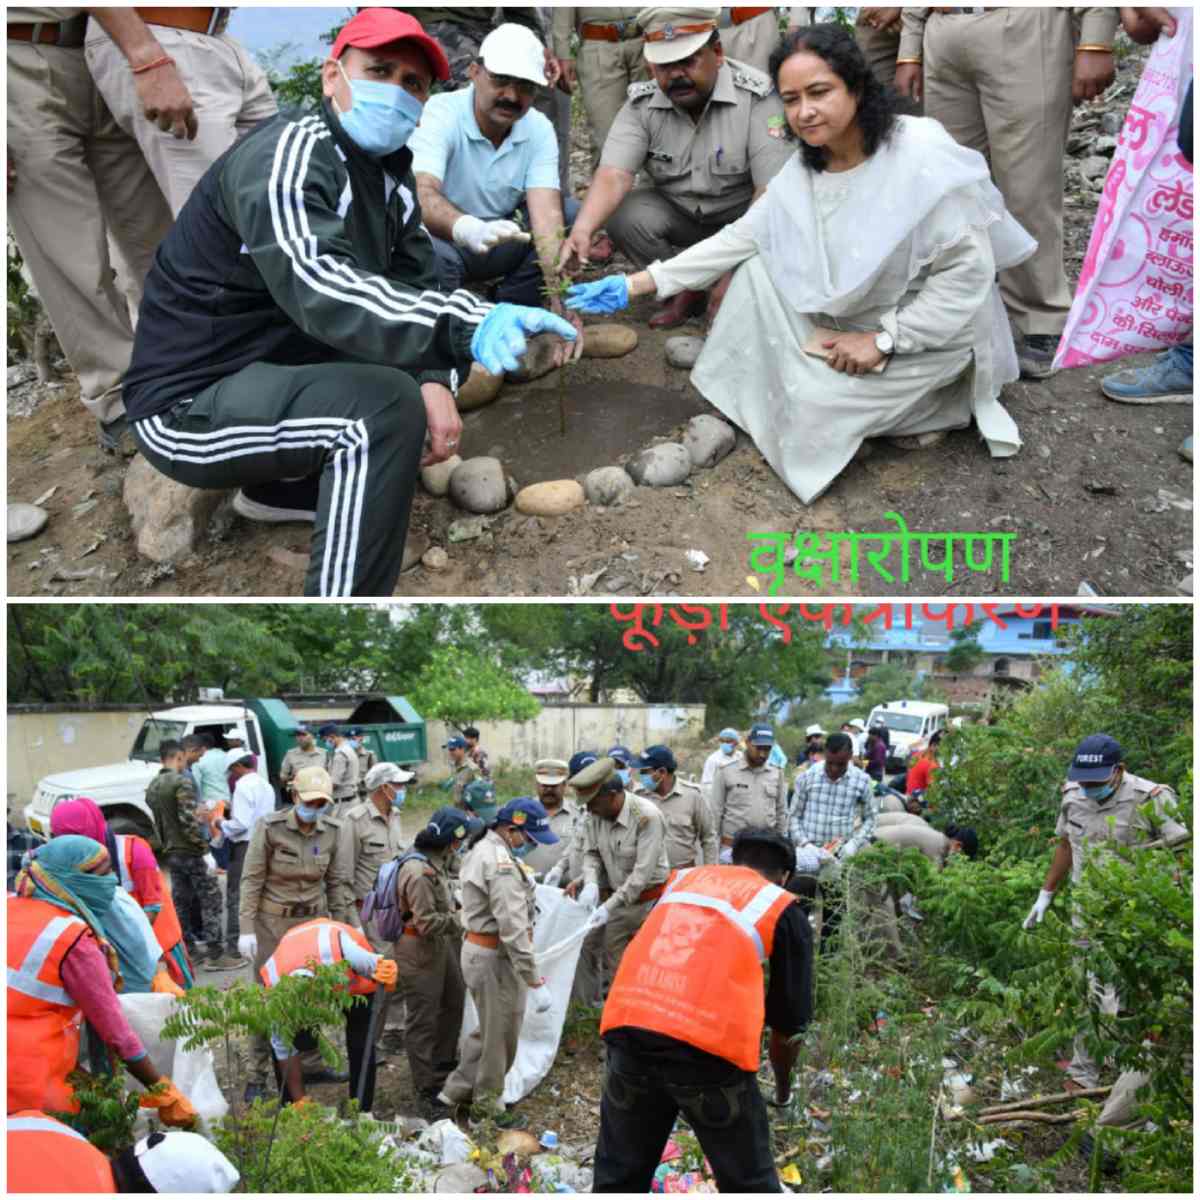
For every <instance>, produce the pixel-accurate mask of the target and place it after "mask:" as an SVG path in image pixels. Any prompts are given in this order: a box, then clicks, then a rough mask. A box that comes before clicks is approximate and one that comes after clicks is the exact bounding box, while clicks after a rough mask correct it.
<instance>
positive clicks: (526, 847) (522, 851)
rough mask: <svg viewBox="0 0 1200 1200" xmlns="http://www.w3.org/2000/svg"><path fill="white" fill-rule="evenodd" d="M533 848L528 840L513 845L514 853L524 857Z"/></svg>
mask: <svg viewBox="0 0 1200 1200" xmlns="http://www.w3.org/2000/svg"><path fill="white" fill-rule="evenodd" d="M532 849H533V847H532V846H531V845H530V844H529V843H528V842H522V843H521V844H520V845H519V846H514V847H513V853H514V854H515V855H516V856H517V857H518V858H524V857H525V855H527V854H528V853H529V852H530V850H532Z"/></svg>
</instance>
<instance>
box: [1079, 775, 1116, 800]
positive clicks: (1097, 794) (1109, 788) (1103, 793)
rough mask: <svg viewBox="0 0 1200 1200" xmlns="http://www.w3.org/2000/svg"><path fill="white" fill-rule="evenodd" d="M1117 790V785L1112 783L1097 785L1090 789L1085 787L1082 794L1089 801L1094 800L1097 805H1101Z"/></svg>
mask: <svg viewBox="0 0 1200 1200" xmlns="http://www.w3.org/2000/svg"><path fill="white" fill-rule="evenodd" d="M1116 790H1117V785H1116V783H1115V781H1114V782H1112V783H1097V784H1095V785H1094V786H1092V787H1085V788H1084V789H1083V794H1084V795H1085V796H1086V797H1087V798H1088V799H1089V800H1094V801H1095V802H1096V803H1097V804H1102V803H1103V802H1104V801H1105V800H1107V799H1108V798H1109V796H1111V795H1112V794H1113V792H1115V791H1116Z"/></svg>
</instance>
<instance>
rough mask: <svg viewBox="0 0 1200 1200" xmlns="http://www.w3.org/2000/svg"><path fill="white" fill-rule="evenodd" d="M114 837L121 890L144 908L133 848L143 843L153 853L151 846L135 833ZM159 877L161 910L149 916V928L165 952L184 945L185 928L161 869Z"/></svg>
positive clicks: (147, 915)
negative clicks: (138, 886)
mask: <svg viewBox="0 0 1200 1200" xmlns="http://www.w3.org/2000/svg"><path fill="white" fill-rule="evenodd" d="M115 837H116V839H117V868H118V874H119V877H120V880H121V886H122V887H123V888H124V889H125V890H126V891H127V892H128V893H129V894H130V895H131V896H132V897H133V898H134V899H135V900H136V901H137V902H138V904H140V905H141V906H142V907H143V908H144V907H145V898H144V897H143V896H139V895H138V893H137V890H136V885H135V884H134V881H133V847H134V843H135V842H141V843H142V845H143V846H145V847H146V849H147V850H150V843H149V842H147V841H146V840H145V838H140V837H137V836H136V835H135V834H132V833H118V834H116V835H115ZM150 854H151V857H153V855H154V851H153V850H150ZM155 861H157V860H155ZM158 877H159V879H161V880H162V908H161V909H160V910H159V911H158V913H157V915H156V916H154V917H153V918H151V917H150V914H149V913H147V914H146V918H147V919H148V920H149V921H150V927H151V928H152V929H153V930H154V937H155V939H156V940H157V942H158V944H159V947H160V948H161V949H163V950H174V949H175V947H176V946H178V945H179V943H180V942H182V941H183V926H182V925H180V924H179V914H178V913H177V912H176V911H175V901H174V900H173V899H172V898H171V886H170V884H169V883H168V882H167V877H166V875H165V874H164V873H163V870H162V868H161V867H160V868H159V872H158Z"/></svg>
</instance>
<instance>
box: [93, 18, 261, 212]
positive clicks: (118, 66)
mask: <svg viewBox="0 0 1200 1200" xmlns="http://www.w3.org/2000/svg"><path fill="white" fill-rule="evenodd" d="M138 11H139V12H140V13H142V14H144V15H145V17H146V19H147V24H148V25H149V29H150V32H151V33H152V34H153V36H154V38H155V40H156V41H157V43H158V44H159V46H161V47H162V53H163V54H165V55H169V56H170V57H171V58H172V59H174V61H175V66H176V67H177V69H178V71H179V74H180V76H181V77H182V78H183V80H184V82H185V83H186V84H187V86H188V89H189V90H190V92H191V94H192V99H193V100H194V102H195V105H196V118H197V124H198V126H199V127H198V129H197V130H196V134H195V137H194V138H192V139H191V140H190V141H186V142H177V141H175V140H174V139H172V138H171V137H170V136H169V135H167V134H164V133H163V132H162V131H161V130H159V129H158V128H157V127H156V126H155V125H152V124H151V123H150V122H149V121H146V120H144V119H143V116H142V108H141V104H140V102H139V97H138V95H137V91H136V88H135V84H136V79H135V77H134V76H133V75H131V74H130V71H129V64H128V63H127V62H126V61H125V59H124V56H123V55H122V54H121V52H120V50H119V49H118V47H117V46H116V45H115V44H114V43H113V40H112V38H110V37H109V35H108V33H107V32H106V31H105V30H104V28H103V27H102V26H101V25H100V24H99V22H98V21H97V20H96V18H95V17H93V19H92V22H91V24H90V25H89V26H88V32H87V42H86V44H85V53H86V55H87V64H88V69H89V70H90V71H91V73H92V78H93V79H94V80H95V81H96V89H97V91H99V93H100V95H101V96H103V97H104V102H105V103H106V104H107V105H108V110H109V112H111V113H112V115H113V117H114V118H115V119H116V122H117V124H118V125H120V127H121V128H122V129H123V130H125V132H126V133H127V134H129V135H130V136H131V137H133V138H136V139H137V143H138V145H139V146H140V147H141V151H142V154H143V155H144V156H145V159H146V162H147V163H148V164H149V165H150V170H151V171H152V172H153V173H154V178H155V179H156V180H157V182H158V186H159V188H160V189H161V190H162V194H163V195H164V196H165V197H166V200H167V203H168V204H169V205H170V206H171V212H172V214H173V215H175V216H178V215H179V210H180V209H181V208H182V207H183V206H184V203H185V202H186V201H187V198H188V197H189V196H190V195H191V194H192V189H193V188H194V187H195V186H196V184H197V183H199V181H200V176H201V175H203V174H204V172H205V171H207V170H208V168H209V167H211V166H212V164H213V163H215V162H216V161H217V159H218V158H220V157H221V155H222V154H224V153H225V151H226V150H228V149H229V147H230V146H232V145H233V143H234V142H236V141H238V140H239V139H240V138H242V137H244V136H245V135H246V134H247V133H249V132H250V130H252V129H253V128H254V126H255V125H257V124H258V123H259V122H260V121H265V120H267V119H268V118H269V117H273V116H274V115H275V114H276V112H277V111H278V106H277V105H276V103H275V97H274V95H273V94H272V92H271V85H270V84H269V83H268V82H267V75H266V72H265V71H264V70H263V69H262V67H260V66H259V65H258V63H257V62H256V61H255V60H254V58H253V56H251V55H250V54H248V53H247V52H246V50H245V49H244V48H243V47H242V46H241V44H240V43H239V42H237V41H235V40H234V39H233V38H231V37H230V36H229V35H228V34H227V33H226V32H225V26H226V24H227V23H228V20H229V12H230V10H229V9H228V8H180V7H171V8H143V9H139V10H138ZM156 69H157V68H156Z"/></svg>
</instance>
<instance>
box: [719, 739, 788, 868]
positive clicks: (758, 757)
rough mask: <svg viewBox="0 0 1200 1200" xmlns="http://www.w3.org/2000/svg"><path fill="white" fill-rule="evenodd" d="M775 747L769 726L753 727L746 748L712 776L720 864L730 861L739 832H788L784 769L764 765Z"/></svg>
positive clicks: (768, 764)
mask: <svg viewBox="0 0 1200 1200" xmlns="http://www.w3.org/2000/svg"><path fill="white" fill-rule="evenodd" d="M774 745H775V731H774V730H773V729H772V728H771V727H770V725H754V726H752V727H751V729H750V732H749V733H748V734H747V735H746V749H745V750H743V751H742V753H741V754H740V755H739V756H738V757H736V758H735V759H734V760H733V762H731V763H730V764H729V765H728V766H725V767H720V768H719V769H718V770H717V773H716V775H715V776H714V777H713V784H712V814H713V821H714V822H715V823H716V826H717V836H718V837H719V838H720V840H721V851H720V855H721V862H723V863H727V862H729V861H730V857H729V855H730V852H731V850H732V848H733V839H734V838H735V837H736V836H737V834H738V831H739V830H741V829H774V830H775V831H776V832H777V833H782V834H786V833H787V831H788V828H787V824H788V818H787V783H786V782H785V780H784V777H783V768H782V767H773V766H771V764H770V763H768V762H767V759H768V758H769V757H770V754H771V747H772V746H774Z"/></svg>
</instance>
